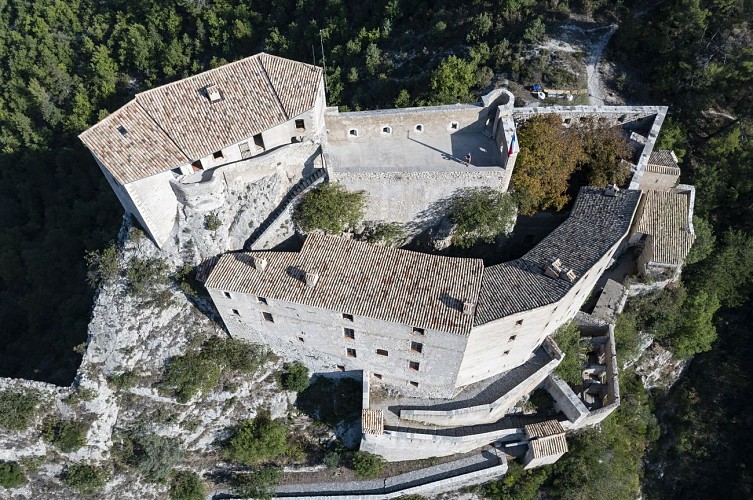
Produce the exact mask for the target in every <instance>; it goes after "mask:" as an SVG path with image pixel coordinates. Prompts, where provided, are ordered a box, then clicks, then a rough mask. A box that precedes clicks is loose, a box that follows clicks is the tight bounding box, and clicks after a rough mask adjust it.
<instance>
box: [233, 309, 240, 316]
mask: <svg viewBox="0 0 753 500" xmlns="http://www.w3.org/2000/svg"><path fill="white" fill-rule="evenodd" d="M232 311H233V314H235V315H236V316H240V315H241V313H240V311H238V309H233V310H232Z"/></svg>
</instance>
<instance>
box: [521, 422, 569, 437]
mask: <svg viewBox="0 0 753 500" xmlns="http://www.w3.org/2000/svg"><path fill="white" fill-rule="evenodd" d="M523 428H524V429H525V431H526V436H527V437H528V439H534V438H540V437H547V436H555V435H557V434H564V432H565V429H563V428H562V425H561V424H560V423H559V422H558V421H557V420H545V421H544V422H538V423H533V424H528V425H525V426H524V427H523Z"/></svg>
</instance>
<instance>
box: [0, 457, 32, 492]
mask: <svg viewBox="0 0 753 500" xmlns="http://www.w3.org/2000/svg"><path fill="white" fill-rule="evenodd" d="M24 481H26V477H24V473H23V472H21V467H20V466H19V465H18V464H17V463H16V462H0V486H2V487H3V488H15V487H16V486H19V485H21V484H23V483H24Z"/></svg>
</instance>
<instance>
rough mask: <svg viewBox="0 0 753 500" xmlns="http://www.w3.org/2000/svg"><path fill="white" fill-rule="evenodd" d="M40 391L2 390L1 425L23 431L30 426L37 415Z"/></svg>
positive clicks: (0, 404) (0, 395)
mask: <svg viewBox="0 0 753 500" xmlns="http://www.w3.org/2000/svg"><path fill="white" fill-rule="evenodd" d="M37 404H39V393H37V392H36V391H27V392H19V391H12V390H8V391H2V392H0V427H2V428H4V429H8V430H11V431H22V430H24V429H26V428H27V427H29V425H30V424H31V422H32V420H33V419H34V416H35V415H36V409H37Z"/></svg>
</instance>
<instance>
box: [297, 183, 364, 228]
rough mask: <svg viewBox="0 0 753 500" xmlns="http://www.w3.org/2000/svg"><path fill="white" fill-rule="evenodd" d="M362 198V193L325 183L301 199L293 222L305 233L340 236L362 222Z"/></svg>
mask: <svg viewBox="0 0 753 500" xmlns="http://www.w3.org/2000/svg"><path fill="white" fill-rule="evenodd" d="M365 197H366V194H365V192H364V191H357V192H350V191H348V190H347V189H345V188H344V187H342V186H341V185H340V184H333V183H329V182H328V183H325V184H322V185H320V186H319V187H317V188H315V189H312V190H311V191H309V192H308V193H306V194H305V195H304V196H303V199H302V200H301V203H300V204H299V205H298V206H297V207H296V209H295V213H294V214H293V220H294V221H295V223H296V224H297V225H298V227H300V228H301V229H302V230H303V231H305V232H307V233H308V232H311V231H323V232H324V233H326V234H337V235H339V234H341V233H342V232H343V231H345V229H346V228H349V227H351V228H352V227H355V226H357V225H358V223H359V222H361V219H362V218H363V211H364V207H365V205H366V200H365Z"/></svg>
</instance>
